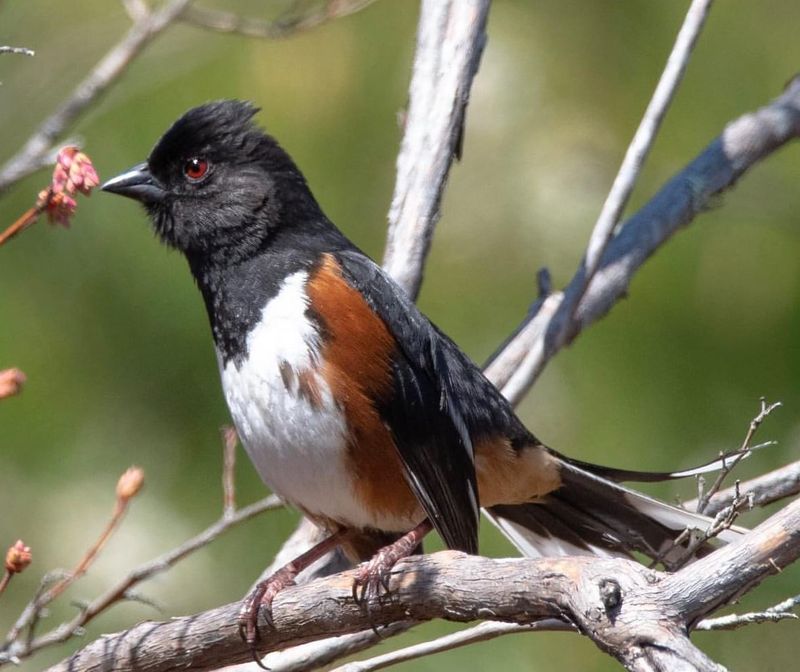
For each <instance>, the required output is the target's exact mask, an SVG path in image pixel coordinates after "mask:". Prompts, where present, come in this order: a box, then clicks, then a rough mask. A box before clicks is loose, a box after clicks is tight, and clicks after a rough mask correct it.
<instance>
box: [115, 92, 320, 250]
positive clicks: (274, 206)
mask: <svg viewBox="0 0 800 672" xmlns="http://www.w3.org/2000/svg"><path fill="white" fill-rule="evenodd" d="M257 111H258V110H257V109H256V108H255V107H253V105H251V104H250V103H246V102H241V101H236V100H222V101H217V102H213V103H208V104H206V105H201V106H200V107H196V108H194V109H192V110H189V111H188V112H187V113H186V114H184V115H183V116H182V117H181V118H180V119H178V121H176V122H175V123H174V124H173V125H172V127H171V128H170V129H169V130H168V131H167V132H166V133H165V134H164V136H163V137H162V138H161V139H160V140H159V141H158V143H157V144H156V146H155V147H154V148H153V151H152V152H151V153H150V157H149V158H148V159H147V162H146V163H143V164H140V165H138V166H135V167H134V168H132V169H130V170H129V171H127V172H125V173H123V174H122V175H119V176H118V177H115V178H113V179H111V180H109V181H108V182H106V183H105V184H104V185H103V187H102V188H103V190H105V191H109V192H111V193H115V194H121V195H123V196H128V197H130V198H134V199H136V200H138V201H140V202H141V203H142V204H143V205H144V207H145V208H146V210H147V212H148V213H149V215H150V217H151V219H152V222H153V226H154V228H155V230H156V232H157V233H158V235H159V236H160V237H161V239H162V240H163V241H164V242H165V243H167V244H168V245H170V246H172V247H175V248H177V249H179V250H181V251H182V252H184V253H185V254H186V256H187V257H189V260H190V261H200V262H204V261H212V260H213V261H220V262H222V263H226V262H236V261H238V260H240V259H242V258H247V257H249V256H252V255H253V254H256V253H258V251H259V250H260V249H262V248H263V246H264V244H265V243H266V242H267V241H268V239H269V237H270V236H271V235H272V234H273V233H274V232H275V231H276V230H277V229H278V228H279V227H281V226H283V225H286V224H289V223H299V222H301V221H302V220H303V219H306V218H309V217H312V218H316V217H318V216H319V214H320V213H319V207H318V206H317V204H316V201H315V200H314V198H313V196H312V195H311V192H310V191H309V189H308V186H307V185H306V182H305V179H304V178H303V176H302V174H301V173H300V171H299V170H298V169H297V167H296V166H295V164H294V162H293V161H292V159H291V158H290V157H289V155H288V154H287V153H286V152H285V151H284V150H283V149H282V148H281V147H280V146H279V145H278V143H277V142H276V141H275V140H274V139H273V138H272V137H270V136H269V135H267V134H266V133H264V132H263V131H262V130H261V129H260V128H258V127H257V126H256V125H255V124H254V123H253V116H254V115H255V114H256V112H257Z"/></svg>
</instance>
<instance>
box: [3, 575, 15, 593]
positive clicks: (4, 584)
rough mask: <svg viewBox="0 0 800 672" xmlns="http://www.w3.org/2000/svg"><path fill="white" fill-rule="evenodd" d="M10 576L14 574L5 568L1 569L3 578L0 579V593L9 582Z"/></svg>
mask: <svg viewBox="0 0 800 672" xmlns="http://www.w3.org/2000/svg"><path fill="white" fill-rule="evenodd" d="M12 576H14V574H13V572H9V571H8V570H7V569H6V570H3V578H2V579H0V595H2V594H3V591H4V590H5V589H6V588H7V587H8V584H9V583H11V577H12Z"/></svg>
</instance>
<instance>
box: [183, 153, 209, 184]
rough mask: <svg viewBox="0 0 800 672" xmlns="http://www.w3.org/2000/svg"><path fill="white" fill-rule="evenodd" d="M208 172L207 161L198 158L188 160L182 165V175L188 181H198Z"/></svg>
mask: <svg viewBox="0 0 800 672" xmlns="http://www.w3.org/2000/svg"><path fill="white" fill-rule="evenodd" d="M207 172H208V161H206V160H205V159H200V158H197V157H195V158H192V159H189V160H188V161H187V162H186V163H185V164H183V174H184V175H186V177H188V178H189V179H190V180H200V179H202V178H203V177H205V174H206V173H207Z"/></svg>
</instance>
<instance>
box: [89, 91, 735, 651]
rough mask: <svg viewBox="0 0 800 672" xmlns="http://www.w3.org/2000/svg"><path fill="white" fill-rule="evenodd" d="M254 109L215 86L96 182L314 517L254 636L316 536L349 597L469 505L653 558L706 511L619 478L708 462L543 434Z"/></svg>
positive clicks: (454, 528) (376, 583)
mask: <svg viewBox="0 0 800 672" xmlns="http://www.w3.org/2000/svg"><path fill="white" fill-rule="evenodd" d="M256 111H257V110H256V109H255V108H254V107H253V106H251V105H250V104H248V103H244V102H239V101H230V100H228V101H220V102H214V103H209V104H207V105H203V106H201V107H197V108H195V109H192V110H190V111H189V112H187V113H186V114H185V115H184V116H183V117H181V118H180V119H179V120H178V121H177V122H175V124H174V125H173V126H172V127H171V128H170V129H169V130H168V131H167V132H166V134H165V135H164V136H163V137H162V138H161V140H159V142H158V144H156V146H155V148H154V149H153V151H152V153H151V154H150V158H149V159H148V160H147V162H146V163H143V164H141V165H138V166H136V167H135V168H133V169H131V170H129V171H128V172H126V173H123V174H122V175H120V176H118V177H116V178H114V179H112V180H110V181H109V182H107V183H106V184H105V185H104V186H103V189H104V190H106V191H109V192H112V193H116V194H121V195H123V196H129V197H131V198H134V199H136V200H138V201H140V202H141V203H142V204H143V205H144V207H145V209H146V210H147V212H148V214H149V215H150V218H151V219H152V223H153V226H154V228H155V230H156V232H157V233H158V235H159V236H160V237H161V239H162V240H163V241H164V242H165V243H166V244H167V245H169V246H171V247H174V248H177V249H178V250H180V251H181V252H183V254H184V255H185V256H186V259H187V260H188V262H189V267H190V269H191V271H192V274H193V275H194V278H195V281H196V282H197V285H198V287H199V288H200V291H201V292H202V294H203V299H204V300H205V305H206V309H207V311H208V317H209V320H210V321H211V330H212V332H213V336H214V342H215V344H216V353H217V359H218V362H219V369H220V373H221V377H222V387H223V390H224V392H225V398H226V400H227V402H228V407H229V408H230V412H231V415H232V417H233V422H234V424H235V425H236V429H237V431H238V433H239V436H240V438H241V441H242V443H243V445H244V447H245V449H246V451H247V454H248V455H249V456H250V459H251V460H252V461H253V464H254V465H255V467H256V469H257V470H258V473H259V474H260V475H261V478H262V479H263V480H264V482H265V483H266V484H267V485H268V486H269V487H270V488H271V489H272V490H273V491H274V492H276V493H277V494H279V495H280V496H281V497H283V498H284V499H285V500H286V501H287V502H289V503H290V504H292V505H293V506H295V507H297V508H298V509H300V510H301V511H302V512H303V513H304V514H306V515H307V516H308V517H309V518H311V520H313V521H315V522H316V523H317V524H318V525H320V526H322V527H323V528H325V529H326V530H328V531H329V532H330V536H329V537H328V538H327V539H326V540H324V541H323V542H322V543H321V544H319V545H318V546H316V547H314V548H312V549H311V550H310V551H308V552H307V553H305V554H303V555H302V556H300V557H299V558H297V559H296V560H295V561H293V562H292V563H290V564H289V565H287V566H286V567H284V568H283V569H281V570H279V571H278V572H277V573H276V574H275V575H274V576H273V577H271V578H270V579H267V581H265V582H262V583H261V584H260V585H259V587H258V588H257V590H256V591H254V592H253V593H252V594H251V595H250V596H249V597H248V599H247V600H246V601H245V603H244V607H243V610H242V617H241V620H242V626H243V628H244V632H245V636H246V639H247V641H248V642H249V643H250V644H251V646H252V645H253V642H254V641H255V639H256V637H257V629H256V620H257V616H258V610H259V608H260V606H261V605H266V609H265V612H266V614H267V618H268V620H269V612H270V605H271V602H272V599H273V598H274V596H275V594H276V593H277V592H278V591H279V590H281V589H282V588H283V587H285V586H286V585H289V584H290V583H291V582H292V580H293V578H294V576H295V575H296V574H297V573H298V572H299V571H301V570H302V569H303V568H304V567H306V566H308V565H309V564H310V563H311V562H313V561H315V560H316V559H318V558H319V557H321V556H322V555H323V554H325V553H326V552H328V551H329V550H331V549H333V548H335V547H336V546H338V545H341V546H342V547H343V548H344V549H345V551H346V552H348V553H349V554H350V556H351V557H353V558H354V559H367V558H371V560H370V562H368V563H367V564H365V565H362V567H361V570H360V574H359V578H358V579H357V580H356V585H355V586H354V595H355V596H357V597H358V599H363V598H364V597H368V596H370V595H372V594H375V593H378V594H380V590H381V584H382V583H383V582H385V580H386V576H387V572H388V570H389V569H391V567H392V565H393V564H394V563H395V562H397V560H398V559H400V558H402V557H404V556H406V555H408V554H410V553H413V552H414V550H415V549H416V548H417V547H418V546H419V544H420V542H421V540H422V538H423V536H424V535H425V534H426V533H427V532H428V531H430V529H431V528H433V529H435V530H436V531H437V532H438V533H439V534H440V535H441V537H442V539H443V540H444V542H445V544H447V546H448V547H449V548H452V549H458V550H462V551H466V552H467V553H476V552H477V550H478V516H479V511H480V508H481V507H483V508H484V509H486V511H487V514H488V515H489V517H490V519H491V520H492V521H493V522H494V523H495V524H496V525H497V526H498V527H499V528H500V529H501V530H502V531H503V532H504V533H505V534H506V535H507V536H508V537H509V539H510V540H511V541H512V542H513V543H514V544H515V545H516V546H517V547H518V548H519V549H520V550H521V551H522V552H523V553H525V554H526V555H531V556H536V555H554V554H587V553H591V554H597V555H630V554H631V553H632V552H634V551H637V552H640V553H643V554H645V555H647V556H649V557H650V558H653V559H658V560H659V561H661V562H663V563H665V564H666V565H669V563H670V559H671V557H672V555H671V553H670V552H669V549H670V548H671V547H672V545H673V541H674V540H675V538H676V536H677V535H678V534H679V533H680V532H682V531H683V530H684V529H685V528H686V527H687V526H689V527H699V528H703V529H704V528H706V527H707V524H708V520H707V519H706V518H704V517H702V516H698V515H696V514H692V513H689V512H687V511H684V510H682V509H679V508H676V507H674V506H670V505H668V504H665V503H663V502H659V501H657V500H655V499H652V498H650V497H647V496H645V495H642V494H640V493H638V492H634V491H632V490H629V489H627V488H624V487H623V486H621V485H619V481H626V480H635V481H658V480H666V479H669V478H675V477H681V476H687V475H690V474H692V473H699V471H702V470H707V469H711V468H713V467H714V466H715V465H707V466H706V467H704V468H703V467H701V468H699V469H697V470H689V471H684V472H678V473H648V472H633V471H626V470H621V469H613V468H609V467H601V466H597V465H593V464H588V463H585V462H579V461H577V460H573V459H570V458H567V457H565V456H563V455H561V454H559V453H557V452H555V451H554V450H552V449H550V448H548V447H547V446H545V445H544V444H543V443H542V442H541V441H539V440H538V439H537V438H536V437H535V436H534V435H533V434H532V433H531V432H530V431H528V429H527V428H526V427H525V426H524V425H523V424H522V422H520V420H519V418H517V416H516V415H515V413H514V411H513V409H512V408H511V406H510V405H509V403H508V402H507V401H506V399H505V398H504V397H503V396H502V395H501V394H500V393H499V392H498V390H497V389H496V388H495V387H494V386H493V385H492V384H491V383H490V382H489V381H488V380H487V379H486V378H485V377H484V376H483V374H482V373H481V371H480V370H479V369H478V367H476V366H475V364H473V362H471V361H470V360H469V358H467V356H466V355H465V354H464V353H463V352H462V351H461V350H460V349H459V348H458V346H457V345H455V344H454V343H453V341H451V340H450V339H449V338H448V337H447V336H446V335H445V334H443V333H442V332H441V331H440V330H439V329H437V328H436V327H435V326H434V325H433V324H432V323H431V322H430V321H429V320H428V319H427V318H426V317H425V316H424V315H423V314H422V313H420V311H419V310H418V309H417V307H416V306H415V305H414V303H413V302H412V301H411V300H410V299H409V298H408V296H407V295H406V294H405V293H404V292H403V290H402V289H400V288H399V287H398V286H397V285H396V284H395V283H394V282H393V281H392V279H391V278H389V277H388V276H387V275H386V273H384V271H383V270H382V269H381V268H380V266H378V265H377V264H376V263H375V262H373V261H372V260H371V259H370V258H369V257H368V256H367V255H365V254H364V253H363V252H361V250H359V249H358V248H357V247H355V246H354V245H353V243H351V242H350V241H349V240H348V239H347V238H346V237H345V236H344V235H343V234H342V233H341V232H340V231H339V229H337V228H336V227H335V226H334V225H333V224H332V223H331V221H330V220H329V219H328V218H327V217H326V216H325V214H324V213H323V212H322V210H321V209H320V206H319V205H318V204H317V201H316V200H315V199H314V196H313V195H312V194H311V191H310V189H309V187H308V184H307V183H306V180H305V178H304V177H303V175H302V173H301V172H300V171H299V170H298V168H297V166H296V165H295V164H294V162H293V161H292V159H291V158H290V157H289V155H288V154H287V153H286V152H285V151H284V150H283V149H282V148H281V147H280V146H279V145H278V143H277V142H276V141H275V140H274V139H273V138H272V137H270V136H268V135H266V134H265V133H264V132H263V131H261V130H260V129H259V128H258V127H257V126H255V125H254V124H253V122H252V117H253V115H254V114H255V113H256ZM735 534H736V532H735V531H733V530H730V531H727V532H724V533H723V534H722V535H721V538H722V539H723V540H727V539H729V538H731V537H732V536H733V535H735ZM387 542H392V543H389V545H388V546H385V547H384V548H382V549H381V550H380V551H378V547H379V546H380V545H381V544H386V543H387ZM679 550H680V549H679ZM376 551H378V552H376Z"/></svg>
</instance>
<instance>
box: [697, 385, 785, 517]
mask: <svg viewBox="0 0 800 672" xmlns="http://www.w3.org/2000/svg"><path fill="white" fill-rule="evenodd" d="M781 406H782V404H781V402H780V401H776V402H775V403H774V404H769V405H768V404H767V402H766V400H765V399H764V397H761V409H760V410H759V412H758V415H756V417H754V418H753V419H752V420H751V421H750V425H749V426H748V428H747V434H745V437H744V441H742V445H741V447H740V448H739V450H738V451H737V452H736V453H735V454H734V456H733V457H732V458H731V459H730V461H729V462H725V461H724V460H725V456H724V455H721V456H720V457H722V458H723V468H722V469H721V470H720V471H719V473H718V474H717V478H716V479H715V480H714V483H713V484H712V485H711V487H710V488H709V489H708V492H706V493H704V494H702V495H701V496H699V497H698V500H697V509H696V511H697V512H698V513H705V512H706V508H707V507H708V502H709V501H710V500H711V498H712V497H713V496H714V495H716V494H717V492H719V489H720V488H721V487H722V484H723V482H724V481H725V478H726V477H727V476H728V474H730V473H731V471H733V469H734V468H735V467H736V465H737V464H739V462H741V461H742V460H743V459H744V458H745V457H747V455H748V454H749V453H750V451H751V450H752V446H751V445H750V444H751V442H752V440H753V437H754V436H755V433H756V432H757V431H758V428H759V427H760V426H761V423H762V422H764V420H766V418H767V417H768V416H769V414H770V413H772V411H774V410H775V409H777V408H780V407H781ZM734 499H735V498H734Z"/></svg>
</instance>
